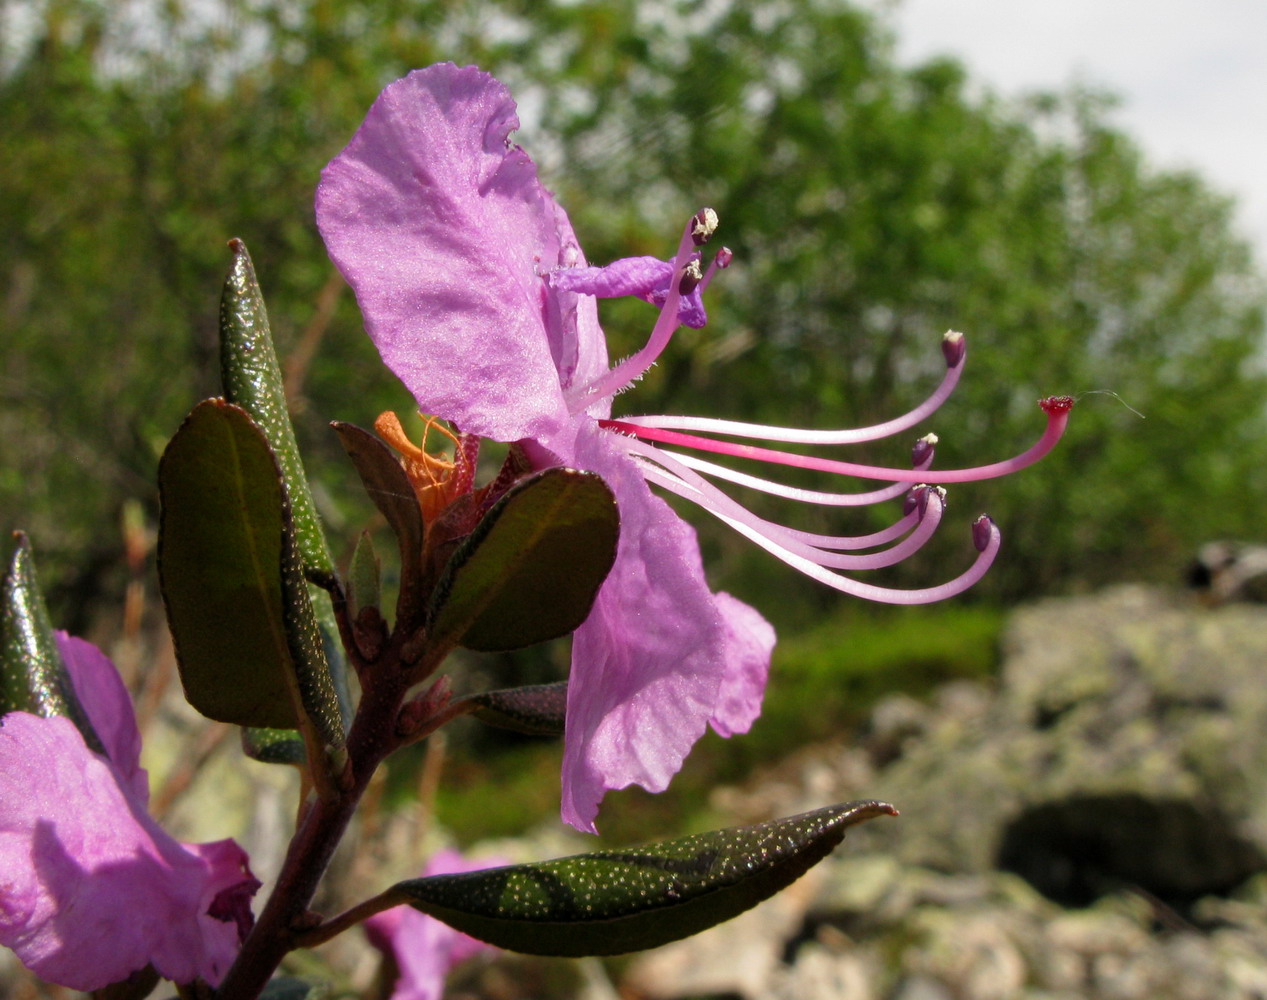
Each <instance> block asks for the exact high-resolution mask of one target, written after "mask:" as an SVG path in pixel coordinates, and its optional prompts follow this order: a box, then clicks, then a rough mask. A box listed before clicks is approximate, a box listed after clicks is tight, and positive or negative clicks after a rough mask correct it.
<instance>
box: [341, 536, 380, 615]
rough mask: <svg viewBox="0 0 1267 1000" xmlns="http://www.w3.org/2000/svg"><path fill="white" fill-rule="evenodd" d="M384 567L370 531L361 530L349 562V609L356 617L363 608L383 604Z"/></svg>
mask: <svg viewBox="0 0 1267 1000" xmlns="http://www.w3.org/2000/svg"><path fill="white" fill-rule="evenodd" d="M381 576H382V567H381V564H380V563H379V559H378V555H377V554H376V553H375V552H374V540H373V539H372V538H370V534H369V532H368V531H363V532H361V536H360V537H359V538H358V539H357V540H356V548H355V549H353V550H352V561H351V562H350V563H349V564H348V585H347V589H348V610H349V611H350V612H351V614H352V617H353V618H355V617H356V616H357V615H358V614H360V612H361V609H362V608H379V607H380V606H381V604H382V592H381V585H380V581H381Z"/></svg>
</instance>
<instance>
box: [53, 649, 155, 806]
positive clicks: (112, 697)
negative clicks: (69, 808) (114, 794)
mask: <svg viewBox="0 0 1267 1000" xmlns="http://www.w3.org/2000/svg"><path fill="white" fill-rule="evenodd" d="M57 649H58V651H59V652H60V653H61V654H62V662H63V663H65V664H66V671H67V672H68V673H69V674H70V683H71V686H72V687H73V688H74V689H75V696H76V697H77V698H78V699H79V704H81V705H82V706H83V707H84V711H85V712H86V713H87V714H88V721H89V722H90V723H92V728H93V729H94V730H95V731H96V733H97V738H98V739H100V740H101V744H102V746H103V747H105V751H106V756H108V757H109V758H110V762H111V763H112V764H113V765H114V766H115V767H116V768H117V769H118V771H119V774H120V775H122V776H123V779H124V781H125V782H126V783H127V789H128V794H129V795H131V797H132V798H133V799H134V800H135V801H137V802H139V803H140V804H141V805H142V806H144V805H146V804H147V803H148V802H149V800H150V779H149V775H148V774H147V773H146V771H145V769H144V768H143V767H141V733H140V731H139V730H138V729H137V728H136V713H135V712H134V711H133V710H132V699H131V698H130V697H129V696H128V689H127V688H126V687H124V686H123V679H122V678H121V677H120V676H119V671H118V670H116V669H115V666H114V664H113V663H111V662H110V658H109V657H108V656H106V654H105V653H103V652H102V651H101V650H100V649H98V648H97V647H96V646H94V645H93V644H92V643H91V642H88V641H87V640H86V639H79V638H77V637H75V636H73V635H68V634H67V633H65V632H60V631H59V632H58V633H57Z"/></svg>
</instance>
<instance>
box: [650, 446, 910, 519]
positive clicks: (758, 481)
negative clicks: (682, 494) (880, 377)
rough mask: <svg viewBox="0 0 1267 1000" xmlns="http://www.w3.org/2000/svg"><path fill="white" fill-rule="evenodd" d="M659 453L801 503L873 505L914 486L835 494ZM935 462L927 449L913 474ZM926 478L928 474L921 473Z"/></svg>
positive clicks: (896, 485) (675, 453)
mask: <svg viewBox="0 0 1267 1000" xmlns="http://www.w3.org/2000/svg"><path fill="white" fill-rule="evenodd" d="M656 451H657V453H658V454H661V455H672V456H673V457H674V458H675V459H677V460H678V461H679V462H681V463H682V464H683V465H686V466H689V467H690V468H692V469H695V470H696V471H698V472H702V473H704V474H705V475H709V476H713V477H715V478H717V479H723V480H725V481H726V482H729V483H734V484H735V485H736V486H747V487H748V488H749V489H754V490H760V491H761V492H762V493H769V494H770V495H771V496H776V497H783V498H784V499H787V500H797V501H800V502H801V503H812V504H818V505H819V506H823V507H869V506H871V505H872V504H877V503H884V502H885V501H886V500H896V499H897V498H898V497H900V496H901V495H902V494H903V493H905V492H906V491H907V490H909V489H910V488H911V487H912V486H914V485H915V482H916V479H915V477H914V476H912V478H910V479H908V480H906V481H905V482H900V483H894V484H893V485H891V486H885V487H883V488H881V489H878V490H871V491H869V492H867V493H833V492H827V491H823V490H806V489H802V488H801V487H799V486H788V485H786V484H784V483H776V482H774V480H772V479H762V478H761V477H760V476H750V475H748V473H746V472H739V471H738V470H736V469H730V468H727V467H726V466H724V465H717V464H716V463H714V462H710V461H708V460H707V459H703V458H700V457H699V456H697V455H687V454H684V453H683V452H678V451H666V450H665V449H663V448H657V449H656ZM932 462H933V453H932V451H931V450H929V451H928V454H927V457H925V458H924V459H923V460H922V461H920V462H918V463H916V464H915V466H914V467H913V468H912V470H911V471H912V473H920V472H924V471H925V470H927V469H928V467H929V466H930V465H932ZM919 478H921V479H926V478H928V477H926V476H920V477H919Z"/></svg>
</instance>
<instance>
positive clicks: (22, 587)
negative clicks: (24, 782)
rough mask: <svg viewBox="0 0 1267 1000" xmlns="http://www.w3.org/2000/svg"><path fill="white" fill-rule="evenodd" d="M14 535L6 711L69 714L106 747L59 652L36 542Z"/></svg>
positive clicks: (3, 655) (1, 637)
mask: <svg viewBox="0 0 1267 1000" xmlns="http://www.w3.org/2000/svg"><path fill="white" fill-rule="evenodd" d="M14 541H15V542H16V543H17V544H16V546H15V547H14V550H13V558H12V560H10V562H9V570H8V572H7V573H6V574H5V577H4V586H3V597H2V599H3V602H4V606H3V608H2V609H0V681H2V682H3V686H2V687H0V715H4V714H5V713H6V712H14V711H19V712H30V713H32V714H33V715H39V716H43V717H44V718H52V717H53V716H57V715H61V716H65V717H67V718H69V719H70V720H71V721H72V722H74V723H75V726H76V728H77V729H78V730H79V732H80V734H81V735H82V736H83V738H84V742H85V743H87V744H88V746H90V747H91V748H92V749H93V750H96V751H97V752H98V753H105V750H104V748H103V747H102V745H101V740H100V739H98V737H97V733H96V731H95V730H94V729H93V728H92V723H90V722H89V721H88V714H87V713H86V712H85V711H84V709H83V706H82V705H80V704H79V699H78V698H76V697H75V690H74V688H73V687H72V686H71V682H70V675H69V674H67V672H66V667H65V665H64V664H63V663H62V656H61V653H60V652H58V649H57V640H56V638H55V637H54V635H53V626H52V624H51V623H50V621H49V617H48V607H47V606H46V605H45V603H44V594H43V592H42V591H41V590H40V585H39V580H38V579H37V577H36V573H35V556H34V554H33V553H32V552H31V543H30V541H29V540H28V539H27V537H26V535H24V534H23V533H22V532H15V534H14Z"/></svg>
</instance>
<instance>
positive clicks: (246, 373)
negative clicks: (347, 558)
mask: <svg viewBox="0 0 1267 1000" xmlns="http://www.w3.org/2000/svg"><path fill="white" fill-rule="evenodd" d="M229 247H230V248H231V249H232V250H233V268H232V270H231V271H230V272H229V277H228V278H227V279H226V280H225V283H224V292H223V294H222V295H221V297H220V375H221V378H222V380H223V381H224V395H225V398H226V399H227V400H228V401H229V402H230V403H233V404H235V405H237V406H240V407H242V409H244V410H246V412H247V413H249V414H250V415H251V418H252V419H253V420H254V421H255V423H256V425H257V426H258V427H259V428H260V430H262V431H263V432H264V437H265V438H266V439H267V440H268V443H269V445H270V446H271V447H272V449H273V455H274V456H275V457H276V459H277V463H278V465H280V466H281V470H282V475H283V477H284V479H285V482H286V492H287V494H288V495H289V498H290V510H291V517H292V518H293V520H294V531H295V540H296V542H297V544H298V546H299V551H300V553H301V555H302V557H303V564H304V567H305V568H306V569H308V570H313V571H316V572H318V573H321V574H325V575H333V573H334V560H333V559H332V558H331V557H330V549H329V547H328V546H327V545H326V539H325V534H324V533H323V532H322V530H321V521H320V520H319V519H318V517H317V509H316V506H315V505H314V504H313V502H312V493H311V491H310V490H309V489H308V477H307V476H306V475H305V473H304V466H303V460H302V459H301V458H300V456H299V446H298V445H297V444H296V443H295V430H294V428H293V427H292V426H291V422H290V414H289V413H288V412H287V409H286V389H285V385H284V384H283V382H282V373H281V369H280V367H278V364H277V354H276V352H275V351H274V350H273V337H272V334H271V333H270V332H269V327H268V311H267V309H265V307H264V297H263V295H262V294H261V293H260V286H259V283H258V281H256V278H255V266H254V265H253V264H252V263H251V255H250V254H249V253H247V251H246V244H244V243H243V242H242V241H241V240H230V241H229Z"/></svg>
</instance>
